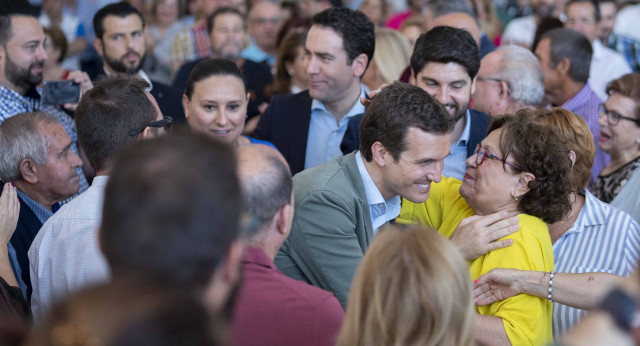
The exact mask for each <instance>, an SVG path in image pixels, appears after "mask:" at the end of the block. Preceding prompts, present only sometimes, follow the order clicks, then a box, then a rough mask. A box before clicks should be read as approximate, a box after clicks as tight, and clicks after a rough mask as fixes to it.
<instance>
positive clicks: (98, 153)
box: [29, 76, 169, 320]
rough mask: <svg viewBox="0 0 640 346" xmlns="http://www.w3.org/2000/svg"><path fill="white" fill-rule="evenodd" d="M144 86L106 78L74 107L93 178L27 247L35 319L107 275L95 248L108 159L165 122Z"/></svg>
mask: <svg viewBox="0 0 640 346" xmlns="http://www.w3.org/2000/svg"><path fill="white" fill-rule="evenodd" d="M147 87H148V85H147V83H145V82H144V81H142V80H140V79H133V78H128V77H122V76H120V77H117V78H108V79H105V80H103V81H100V82H98V83H96V85H95V86H94V87H93V88H92V89H91V90H89V91H88V92H87V93H85V94H84V95H83V97H82V101H81V102H80V103H79V104H78V108H77V110H76V115H75V118H76V126H77V128H78V137H79V139H80V142H81V147H82V149H83V150H84V152H85V154H86V155H87V158H88V159H89V162H91V165H92V167H93V169H95V171H96V177H95V178H94V179H93V184H92V185H91V187H90V188H89V189H88V190H87V191H85V192H84V193H82V194H81V195H79V196H78V197H76V198H75V199H74V200H72V201H71V202H69V203H67V204H66V205H64V206H63V207H62V208H60V210H58V212H57V213H55V214H54V215H53V216H52V217H50V218H49V219H48V220H47V222H45V224H44V225H43V226H42V229H40V232H38V235H37V236H36V238H35V239H34V241H33V243H32V245H31V248H30V249H29V271H30V273H31V275H32V285H33V294H32V297H31V309H32V312H33V316H34V318H35V319H36V320H37V319H39V318H41V317H42V316H43V314H45V313H46V311H47V310H48V309H49V308H50V307H51V305H52V304H53V303H55V302H56V301H59V300H60V299H62V298H64V297H65V296H66V295H68V294H69V293H71V292H75V291H77V290H80V289H82V288H85V287H86V286H89V285H90V284H94V283H97V282H102V281H106V280H107V279H108V277H109V271H108V267H107V262H106V261H105V259H104V257H103V255H102V254H101V253H100V250H99V246H98V226H99V224H100V220H101V216H102V199H103V194H104V188H105V186H106V184H107V180H108V175H109V172H110V170H111V166H112V158H113V157H114V156H115V154H116V153H117V152H118V151H119V150H120V149H121V148H122V147H124V146H125V145H127V144H129V143H130V142H132V141H137V140H141V139H145V138H149V137H153V136H154V135H157V134H160V133H162V132H163V129H162V128H160V126H163V125H165V124H167V123H168V121H169V120H168V119H163V117H162V113H161V112H160V109H159V107H158V104H157V103H156V101H155V100H154V98H153V96H151V94H150V93H148V92H147V91H146V90H145V89H146V88H147Z"/></svg>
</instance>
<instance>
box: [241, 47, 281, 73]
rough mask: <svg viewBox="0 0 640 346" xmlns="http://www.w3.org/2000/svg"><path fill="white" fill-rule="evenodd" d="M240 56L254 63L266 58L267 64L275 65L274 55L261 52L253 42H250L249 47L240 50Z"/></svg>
mask: <svg viewBox="0 0 640 346" xmlns="http://www.w3.org/2000/svg"><path fill="white" fill-rule="evenodd" d="M242 57H243V58H245V59H247V60H251V61H253V62H256V63H261V62H263V61H265V60H266V61H267V64H269V66H271V67H274V66H275V65H276V56H275V55H271V54H267V53H265V52H263V51H262V49H260V47H258V45H257V44H256V43H255V42H252V43H251V45H250V46H249V47H247V48H245V49H244V50H243V51H242Z"/></svg>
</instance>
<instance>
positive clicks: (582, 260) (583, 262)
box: [553, 191, 640, 340]
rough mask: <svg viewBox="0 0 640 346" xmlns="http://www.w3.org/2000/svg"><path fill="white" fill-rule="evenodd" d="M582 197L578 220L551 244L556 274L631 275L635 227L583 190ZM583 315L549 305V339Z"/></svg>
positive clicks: (638, 240) (638, 250) (639, 232)
mask: <svg viewBox="0 0 640 346" xmlns="http://www.w3.org/2000/svg"><path fill="white" fill-rule="evenodd" d="M585 195H586V196H585V204H584V206H583V207H582V210H581V211H580V215H579V216H578V219H577V220H576V222H574V223H573V225H572V226H571V228H570V229H569V230H567V232H565V233H564V234H563V235H562V236H561V237H560V239H558V240H557V241H556V242H555V243H554V244H553V257H554V258H555V268H556V271H557V272H559V273H589V272H607V273H611V274H616V275H620V276H629V275H631V273H632V272H633V270H634V268H635V266H636V263H637V262H638V258H639V257H640V228H639V226H638V224H637V223H636V222H635V221H634V220H633V219H632V218H631V217H630V216H629V215H628V214H626V213H624V212H622V211H619V210H618V209H616V208H614V207H612V206H610V205H609V204H607V203H604V202H602V201H600V200H598V199H597V198H595V197H594V196H593V195H592V194H591V193H589V191H585ZM585 313H586V311H585V310H580V309H576V308H572V307H570V306H566V305H562V304H558V303H553V338H554V339H555V340H559V337H560V336H561V335H562V334H563V333H564V332H565V331H567V330H569V329H570V328H571V327H572V326H573V325H574V324H575V323H576V322H578V320H579V319H580V318H581V317H582V316H583V315H584V314H585Z"/></svg>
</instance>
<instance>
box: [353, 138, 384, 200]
mask: <svg viewBox="0 0 640 346" xmlns="http://www.w3.org/2000/svg"><path fill="white" fill-rule="evenodd" d="M355 158H356V165H358V171H359V172H360V177H361V178H362V183H363V184H364V192H366V194H367V203H368V204H369V205H374V204H380V203H384V197H382V193H380V190H378V187H377V186H376V184H375V183H374V182H373V179H371V175H369V171H367V166H365V165H364V160H363V159H362V154H361V153H360V151H359V150H358V152H356V154H355Z"/></svg>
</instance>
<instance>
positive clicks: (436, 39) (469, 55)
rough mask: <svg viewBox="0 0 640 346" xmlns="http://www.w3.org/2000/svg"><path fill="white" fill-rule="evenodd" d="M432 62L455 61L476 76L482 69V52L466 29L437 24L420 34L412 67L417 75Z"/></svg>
mask: <svg viewBox="0 0 640 346" xmlns="http://www.w3.org/2000/svg"><path fill="white" fill-rule="evenodd" d="M430 62H437V63H441V64H448V63H450V62H454V63H456V64H459V65H461V66H462V67H464V69H465V70H466V71H467V74H468V75H469V78H471V79H473V78H475V76H476V74H477V73H478V69H480V52H479V50H478V45H477V44H476V41H474V40H473V37H471V34H470V33H468V32H467V31H465V30H462V29H458V28H453V27H450V26H436V27H435V28H433V29H431V30H429V31H427V32H426V33H424V34H422V35H420V37H418V40H417V41H416V45H415V47H413V54H412V55H411V62H410V63H411V69H412V70H413V76H414V77H416V76H417V75H418V73H420V71H422V69H423V68H424V67H425V65H427V64H428V63H430Z"/></svg>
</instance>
